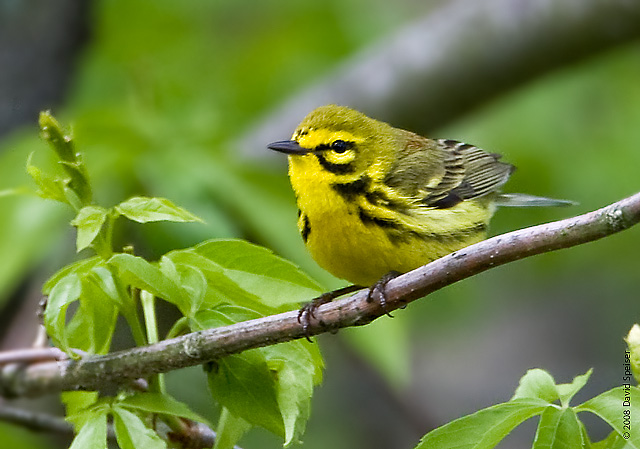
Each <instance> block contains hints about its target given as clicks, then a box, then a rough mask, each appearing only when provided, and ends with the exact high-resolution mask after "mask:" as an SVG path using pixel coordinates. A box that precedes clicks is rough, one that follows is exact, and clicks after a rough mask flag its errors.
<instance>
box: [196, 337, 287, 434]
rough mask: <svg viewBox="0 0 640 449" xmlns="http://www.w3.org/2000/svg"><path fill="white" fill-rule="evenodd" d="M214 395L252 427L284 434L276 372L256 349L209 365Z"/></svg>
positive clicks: (209, 375) (210, 385)
mask: <svg viewBox="0 0 640 449" xmlns="http://www.w3.org/2000/svg"><path fill="white" fill-rule="evenodd" d="M207 376H208V380H209V389H210V391H211V394H212V395H213V398H214V399H215V400H216V401H217V402H218V403H220V405H222V406H223V407H226V408H227V409H229V411H230V412H231V413H232V414H233V415H235V416H237V417H240V418H242V419H244V420H246V421H247V422H249V423H250V424H253V425H254V426H261V427H264V428H265V429H267V430H269V431H270V432H272V433H274V434H276V435H279V436H281V437H283V438H284V437H285V430H284V423H283V420H282V415H281V413H280V409H279V405H278V397H277V386H276V379H275V374H274V373H273V372H272V371H271V370H270V369H269V366H268V365H267V361H266V359H265V357H264V354H263V353H262V352H260V351H259V350H257V349H252V350H249V351H245V352H243V353H242V354H238V355H231V356H228V357H225V358H223V359H220V360H219V361H217V362H215V363H214V364H211V365H210V369H209V370H208V373H207Z"/></svg>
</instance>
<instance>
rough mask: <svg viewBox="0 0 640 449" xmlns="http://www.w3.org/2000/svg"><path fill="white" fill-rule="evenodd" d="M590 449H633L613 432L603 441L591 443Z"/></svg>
mask: <svg viewBox="0 0 640 449" xmlns="http://www.w3.org/2000/svg"><path fill="white" fill-rule="evenodd" d="M591 449H635V447H634V446H632V445H631V443H629V442H627V440H625V439H624V438H622V437H621V436H620V434H619V433H618V432H616V431H615V430H614V431H613V432H611V433H610V434H609V435H608V436H607V438H605V439H604V440H602V441H598V442H597V443H591Z"/></svg>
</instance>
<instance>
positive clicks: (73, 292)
mask: <svg viewBox="0 0 640 449" xmlns="http://www.w3.org/2000/svg"><path fill="white" fill-rule="evenodd" d="M81 293H82V284H81V282H80V277H79V276H78V275H77V274H75V273H70V274H68V275H67V276H65V277H63V278H62V279H60V281H59V282H58V283H56V284H55V285H54V286H53V288H52V289H51V293H50V294H49V298H48V300H47V307H46V309H45V312H44V325H45V328H46V329H47V334H48V335H49V336H50V337H51V338H52V339H53V340H54V342H55V343H56V345H57V346H59V347H60V348H62V349H63V350H64V351H68V350H69V349H70V348H69V346H68V344H67V335H66V332H65V324H66V313H67V308H68V307H69V304H71V303H73V302H75V301H77V300H78V299H80V294H81Z"/></svg>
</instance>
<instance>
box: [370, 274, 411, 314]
mask: <svg viewBox="0 0 640 449" xmlns="http://www.w3.org/2000/svg"><path fill="white" fill-rule="evenodd" d="M401 274H402V273H399V272H398V271H390V272H388V273H387V274H385V275H384V276H382V277H381V278H380V279H379V280H378V282H376V283H375V284H373V285H372V286H371V288H370V289H369V295H368V296H367V301H368V302H373V301H374V293H375V292H377V293H378V303H379V304H380V307H382V310H384V313H385V314H386V315H387V316H389V317H390V318H393V315H391V312H389V310H388V302H389V301H388V299H387V284H388V283H389V281H390V280H391V279H395V278H397V277H398V276H400V275H401Z"/></svg>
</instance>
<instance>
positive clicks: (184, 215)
mask: <svg viewBox="0 0 640 449" xmlns="http://www.w3.org/2000/svg"><path fill="white" fill-rule="evenodd" d="M115 210H116V211H117V212H118V213H119V214H121V215H123V216H125V217H127V218H128V219H129V220H133V221H137V222H138V223H148V222H152V221H174V222H179V223H184V222H194V221H199V222H202V220H201V219H200V218H199V217H197V216H195V215H193V214H192V213H191V212H189V211H187V210H185V209H183V208H181V207H179V206H176V205H175V204H173V203H172V202H171V201H169V200H168V199H166V198H149V197H143V196H136V197H133V198H129V199H128V200H126V201H123V202H122V203H120V204H118V205H117V206H116V207H115Z"/></svg>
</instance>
